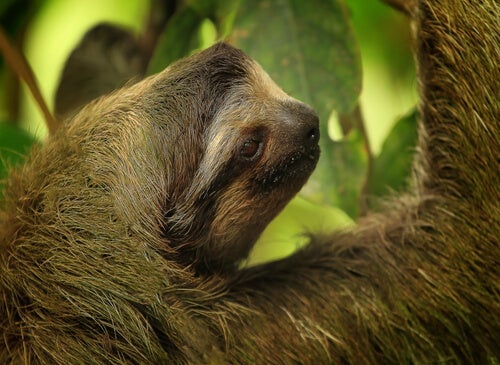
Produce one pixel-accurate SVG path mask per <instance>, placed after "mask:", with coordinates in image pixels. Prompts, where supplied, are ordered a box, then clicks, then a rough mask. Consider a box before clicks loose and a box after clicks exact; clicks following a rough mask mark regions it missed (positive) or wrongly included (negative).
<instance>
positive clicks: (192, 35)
mask: <svg viewBox="0 0 500 365" xmlns="http://www.w3.org/2000/svg"><path fill="white" fill-rule="evenodd" d="M203 19H204V18H203V17H202V16H201V15H200V13H198V12H197V11H196V10H193V9H192V8H190V7H183V8H181V9H178V10H177V11H176V12H175V14H174V15H173V16H172V17H171V18H170V19H169V21H168V23H167V25H166V27H165V30H164V32H163V34H162V35H161V37H160V40H159V42H158V46H157V48H156V50H155V52H154V54H153V57H152V59H151V61H150V63H149V66H148V72H147V73H148V74H154V73H157V72H160V71H162V70H163V69H164V68H165V67H167V66H168V65H169V64H170V63H172V62H174V61H176V60H178V59H180V58H182V57H185V56H187V55H189V53H190V52H191V51H193V50H194V49H196V48H197V47H198V43H197V38H198V33H197V30H198V28H199V26H200V24H201V22H202V21H203Z"/></svg>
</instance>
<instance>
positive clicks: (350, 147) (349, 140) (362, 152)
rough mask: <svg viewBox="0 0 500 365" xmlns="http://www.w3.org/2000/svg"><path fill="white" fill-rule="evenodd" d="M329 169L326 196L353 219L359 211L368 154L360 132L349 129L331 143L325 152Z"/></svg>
mask: <svg viewBox="0 0 500 365" xmlns="http://www.w3.org/2000/svg"><path fill="white" fill-rule="evenodd" d="M328 153H329V156H327V159H328V160H329V161H330V163H331V166H332V171H337V173H336V174H330V176H329V178H330V179H331V180H330V184H331V186H333V187H335V188H334V189H330V194H331V195H330V197H331V202H332V205H334V206H336V207H339V208H340V209H342V210H344V211H345V212H346V213H347V214H349V216H351V217H353V218H356V217H358V216H359V213H360V211H359V210H360V196H361V192H362V190H363V185H364V183H365V180H366V171H367V164H368V153H367V151H366V148H365V144H364V140H363V136H362V134H361V133H360V132H359V130H357V129H353V130H352V131H351V132H350V133H349V134H348V135H347V136H346V137H345V138H344V139H343V140H342V141H339V142H333V143H332V144H331V148H330V150H329V151H328Z"/></svg>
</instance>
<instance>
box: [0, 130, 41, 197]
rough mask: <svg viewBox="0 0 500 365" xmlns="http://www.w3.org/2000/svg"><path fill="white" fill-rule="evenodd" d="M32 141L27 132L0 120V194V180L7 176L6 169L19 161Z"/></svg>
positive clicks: (0, 185)
mask: <svg viewBox="0 0 500 365" xmlns="http://www.w3.org/2000/svg"><path fill="white" fill-rule="evenodd" d="M33 143H34V139H33V137H32V136H31V135H30V134H29V133H28V132H26V131H24V130H23V129H20V128H18V127H16V126H13V125H11V124H8V123H4V122H0V195H1V187H2V184H1V180H3V179H4V178H5V177H6V176H7V169H8V168H9V167H10V166H14V165H15V164H17V163H20V162H21V161H22V160H23V159H24V156H25V155H26V152H27V151H28V150H29V148H30V147H31V146H32V144H33Z"/></svg>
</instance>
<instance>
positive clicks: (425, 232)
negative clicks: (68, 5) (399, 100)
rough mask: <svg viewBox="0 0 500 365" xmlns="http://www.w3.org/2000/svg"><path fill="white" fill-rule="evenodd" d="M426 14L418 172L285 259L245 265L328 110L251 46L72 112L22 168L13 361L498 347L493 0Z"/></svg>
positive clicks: (425, 8)
mask: <svg viewBox="0 0 500 365" xmlns="http://www.w3.org/2000/svg"><path fill="white" fill-rule="evenodd" d="M414 16H415V19H416V26H417V30H416V34H417V57H418V61H419V73H420V81H421V96H422V103H421V115H422V121H421V128H420V144H419V146H420V147H419V149H420V150H419V153H418V156H417V159H416V162H415V169H414V172H415V184H414V190H413V191H411V192H410V193H408V194H407V195H404V196H401V197H399V198H398V199H395V200H394V201H393V202H390V203H388V206H387V208H386V210H385V213H379V214H372V215H370V216H368V217H367V218H366V219H364V220H363V221H361V222H359V224H358V226H357V227H356V228H355V229H353V230H352V231H347V232H341V233H333V234H329V235H312V236H311V238H310V240H311V242H310V244H309V245H308V246H306V247H305V248H304V249H303V250H301V251H299V252H297V253H296V254H294V255H292V256H291V257H289V258H286V259H283V260H281V261H278V262H274V263H269V264H265V265H261V266H258V267H254V268H248V269H243V270H237V266H236V265H237V263H238V262H239V260H241V259H242V258H244V257H245V256H246V254H247V253H248V250H249V249H250V247H251V245H252V244H253V242H254V241H255V239H256V238H257V236H258V234H259V233H260V232H261V231H262V229H263V228H264V226H265V225H266V224H267V222H268V221H269V220H270V219H271V218H272V217H273V216H274V215H275V214H276V213H277V212H278V211H279V210H280V209H281V208H282V207H283V205H284V204H285V203H286V202H287V201H288V200H289V199H290V198H291V196H293V194H295V193H296V191H297V190H298V189H299V188H300V186H302V184H303V183H304V182H305V180H306V179H307V177H308V176H309V174H310V172H311V170H312V169H313V167H314V165H315V162H316V159H317V153H318V151H317V147H316V143H317V129H316V126H315V125H316V117H315V115H314V113H313V112H312V111H311V110H310V109H308V108H307V107H306V106H304V105H303V104H301V103H299V102H297V101H295V100H293V99H291V98H290V97H288V96H287V95H285V94H284V93H283V92H282V91H280V90H279V89H278V88H277V87H276V86H275V85H274V84H273V83H272V82H271V81H270V80H269V78H268V76H267V75H266V74H265V73H264V72H263V71H262V70H261V69H260V68H259V67H258V65H256V64H255V63H253V62H252V61H251V60H249V59H248V58H247V57H245V56H244V55H243V54H242V53H241V52H239V51H237V50H235V49H233V48H231V47H229V46H226V45H217V46H215V47H213V48H211V49H209V50H207V51H204V52H202V53H200V54H198V55H195V56H193V57H190V58H188V59H186V60H183V61H180V62H179V63H176V64H174V65H172V66H171V67H169V68H168V69H167V70H166V71H165V72H163V73H161V74H159V75H157V76H155V77H153V78H150V79H147V80H145V81H142V82H140V83H138V84H136V85H134V86H132V87H129V88H125V89H122V90H120V91H119V92H117V93H115V94H113V95H111V96H108V97H106V98H103V99H100V100H99V101H97V102H95V103H93V104H91V105H89V106H87V107H86V108H84V109H83V110H82V111H81V112H80V113H79V114H78V115H77V116H76V117H75V118H74V119H72V120H71V121H69V122H67V123H66V124H65V125H64V126H63V127H62V128H61V130H60V131H59V132H58V133H57V135H55V136H54V137H53V138H51V139H50V140H49V141H48V142H47V143H46V144H45V145H44V146H43V147H41V148H39V149H37V150H35V151H33V153H32V154H31V156H30V159H29V161H28V162H27V164H26V165H25V166H24V167H23V168H22V169H21V170H19V171H13V172H12V174H11V176H10V179H9V180H8V186H7V190H6V193H5V201H4V203H3V209H4V211H3V212H2V215H1V224H0V249H1V255H0V272H1V276H0V315H1V316H0V328H1V331H2V334H3V336H2V339H0V363H2V364H3V363H42V364H55V363H58V364H70V363H89V364H107V363H109V364H117V363H153V364H156V363H173V364H224V363H227V364H347V363H352V364H374V363H377V364H420V363H422V364H429V363H446V364H473V363H477V364H488V363H490V364H497V363H499V362H500V354H499V352H500V350H499V347H498V341H499V338H500V327H499V326H500V325H499V322H500V321H499V319H500V318H499V313H500V304H499V303H500V298H499V289H500V288H499V270H500V269H499V258H500V248H499V245H498V235H499V227H500V224H499V223H500V222H499V217H500V209H499V204H498V202H499V201H500V170H499V151H500V148H499V147H500V146H499V143H498V135H499V132H500V130H499V129H500V128H499V124H498V117H499V110H498V100H497V97H498V89H499V85H498V80H500V75H499V72H498V65H497V60H498V23H497V17H498V6H497V5H496V2H495V1H493V0H483V1H476V0H464V1H461V2H457V1H454V0H441V1H423V2H422V3H421V4H420V5H419V6H418V9H415V10H414ZM254 142H255V143H254Z"/></svg>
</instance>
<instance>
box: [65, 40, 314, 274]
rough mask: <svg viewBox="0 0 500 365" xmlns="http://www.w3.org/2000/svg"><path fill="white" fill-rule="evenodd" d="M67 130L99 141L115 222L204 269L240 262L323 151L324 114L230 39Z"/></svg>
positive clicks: (96, 170)
mask: <svg viewBox="0 0 500 365" xmlns="http://www.w3.org/2000/svg"><path fill="white" fill-rule="evenodd" d="M96 115H97V117H96ZM68 128H69V130H70V134H71V133H73V134H75V135H82V136H84V137H80V138H85V139H86V140H89V141H92V142H91V146H90V147H88V148H87V150H88V154H89V156H90V157H89V156H87V158H86V160H85V161H87V164H88V166H87V168H86V172H85V174H86V178H87V180H88V179H91V180H102V179H106V180H107V182H106V183H105V184H104V185H107V186H108V187H107V188H106V189H105V190H106V191H108V192H109V193H110V194H112V195H113V201H114V203H113V204H114V209H115V214H116V216H117V218H116V219H117V220H118V221H120V222H126V226H127V227H128V228H127V229H128V232H129V233H130V232H138V233H137V234H139V233H140V234H141V235H142V236H143V237H146V238H147V239H150V240H151V242H153V244H154V245H156V246H157V249H159V250H163V254H164V255H169V256H171V257H174V258H176V259H177V260H179V262H182V264H185V265H191V266H192V267H194V268H196V269H198V270H200V271H206V270H210V271H224V270H229V269H231V268H234V267H236V265H237V263H238V262H239V261H240V260H241V259H243V258H244V257H245V256H246V255H247V254H248V252H249V250H250V249H251V247H252V245H253V244H254V242H255V241H256V239H257V238H258V236H259V235H260V233H261V232H262V231H263V229H264V228H265V227H266V226H267V224H268V223H269V222H270V220H271V219H272V218H274V217H275V216H276V214H277V213H278V212H279V211H280V210H281V209H282V208H283V207H284V206H285V204H286V203H287V202H288V201H289V200H290V199H291V198H292V197H293V196H294V195H295V194H296V193H297V192H298V190H299V189H300V188H301V187H302V186H303V184H304V183H305V182H306V180H307V179H308V177H309V175H310V174H311V172H312V171H313V169H314V167H315V165H316V162H317V160H318V157H319V147H318V138H319V129H318V117H317V115H316V114H315V112H314V111H313V110H311V108H309V107H308V106H307V105H305V104H303V103H301V102H299V101H297V100H295V99H293V98H291V97H290V96H288V95H287V94H285V93H284V92H283V91H282V90H281V89H280V88H279V87H278V86H276V84H275V83H274V82H273V81H272V80H271V79H270V77H269V76H268V75H267V74H266V73H265V72H264V71H263V70H262V68H261V67H260V66H259V65H258V64H257V63H256V62H254V61H253V60H251V59H250V58H249V57H247V56H246V55H245V54H244V53H243V52H241V51H239V50H237V49H235V48H233V47H231V46H228V45H226V44H217V45H215V46H213V47H211V48H209V49H207V50H205V51H203V52H201V53H198V54H196V55H194V56H191V57H189V58H186V59H184V60H181V61H179V62H177V63H174V64H173V65H171V66H170V67H168V68H167V69H166V70H165V71H163V72H162V73H160V74H158V75H156V76H154V77H151V78H149V79H146V80H144V81H142V82H140V83H138V84H136V85H134V86H132V87H130V88H128V89H123V90H121V91H119V92H118V93H116V94H114V95H112V96H110V97H106V98H103V99H102V100H100V101H99V102H97V103H94V104H91V105H90V106H89V107H87V108H84V109H83V110H82V112H80V113H79V115H77V117H76V118H75V119H74V120H73V121H72V122H70V124H69V127H68ZM72 129H73V132H71V130H72ZM84 145H85V144H83V146H84ZM91 156H94V157H91ZM89 161H90V162H89ZM92 161H93V162H92ZM106 174H108V176H112V177H111V178H106V177H105V176H106ZM87 185H88V184H87ZM102 185H103V184H102V181H101V183H99V182H95V183H94V186H102ZM141 232H142V233H141Z"/></svg>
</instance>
